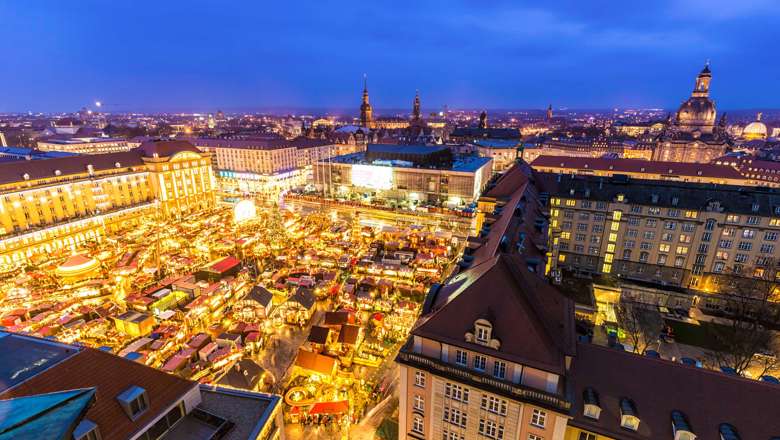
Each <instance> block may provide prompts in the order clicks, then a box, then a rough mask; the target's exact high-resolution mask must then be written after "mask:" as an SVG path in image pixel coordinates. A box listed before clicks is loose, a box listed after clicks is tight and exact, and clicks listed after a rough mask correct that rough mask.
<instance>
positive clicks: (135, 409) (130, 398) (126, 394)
mask: <svg viewBox="0 0 780 440" xmlns="http://www.w3.org/2000/svg"><path fill="white" fill-rule="evenodd" d="M116 400H117V401H118V402H119V405H121V406H122V409H123V410H124V411H125V413H126V414H127V416H128V417H130V420H136V419H137V418H138V417H140V416H141V414H143V413H144V412H145V411H146V410H147V409H149V395H148V394H147V393H146V390H145V389H143V388H141V387H139V386H135V385H133V386H131V387H130V388H128V389H127V390H125V391H123V392H122V393H121V394H120V395H118V396H116Z"/></svg>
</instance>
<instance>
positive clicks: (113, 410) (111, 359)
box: [0, 335, 197, 439]
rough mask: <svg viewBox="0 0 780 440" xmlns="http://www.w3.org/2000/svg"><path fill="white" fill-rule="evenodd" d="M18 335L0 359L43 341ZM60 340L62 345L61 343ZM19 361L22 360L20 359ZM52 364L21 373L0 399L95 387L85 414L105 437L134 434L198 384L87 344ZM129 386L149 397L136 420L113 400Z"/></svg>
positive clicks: (123, 436)
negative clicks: (17, 340)
mask: <svg viewBox="0 0 780 440" xmlns="http://www.w3.org/2000/svg"><path fill="white" fill-rule="evenodd" d="M12 337H16V336H15V335H14V336H12ZM19 338H20V339H21V340H20V343H21V344H17V345H16V346H15V347H0V349H2V350H3V351H2V352H3V362H6V359H8V355H9V354H13V353H16V352H17V351H22V352H26V351H27V350H29V348H28V347H30V346H32V347H37V346H39V344H40V343H47V341H43V340H41V339H37V338H29V337H19ZM2 339H8V337H5V338H2ZM58 345H61V346H64V344H58ZM65 347H67V346H65ZM13 348H16V350H13ZM70 349H71V350H72V349H73V348H72V347H70ZM11 359H13V358H11ZM28 359H29V357H28ZM19 361H20V362H24V359H22V360H19ZM11 362H12V365H17V366H18V365H30V364H29V362H30V361H29V360H28V361H27V363H26V364H24V363H22V364H16V362H14V361H11ZM53 365H56V366H55V367H54V368H45V367H44V368H40V367H36V369H35V373H34V374H27V373H25V375H24V378H25V379H26V380H24V381H23V382H22V381H21V380H17V382H16V384H15V386H13V387H11V388H6V389H5V390H4V391H3V392H2V393H0V399H10V398H17V397H24V396H34V395H39V394H46V393H54V392H59V391H63V390H73V389H81V388H96V389H97V392H96V402H95V404H94V405H93V406H91V407H90V408H89V410H88V411H87V418H88V419H89V420H91V421H93V422H94V423H96V424H97V425H98V426H99V427H100V431H101V434H102V436H103V438H110V439H115V438H117V439H118V438H128V437H130V436H132V434H134V433H136V432H137V431H138V430H139V429H140V428H141V427H143V426H145V425H146V424H148V423H149V422H150V421H151V420H152V419H153V418H154V417H157V416H158V415H159V414H161V413H163V411H165V410H166V409H167V408H168V407H169V406H170V405H172V404H173V403H174V402H176V401H178V400H180V399H181V398H182V397H183V396H184V394H185V393H187V392H188V391H190V390H191V389H192V388H193V387H195V386H197V384H195V383H193V382H190V381H187V380H184V379H182V378H179V377H176V376H173V375H169V374H166V373H163V372H161V371H157V370H155V369H153V368H149V367H147V366H145V365H142V364H139V363H136V362H133V361H130V360H127V359H125V358H121V357H118V356H115V355H113V354H110V353H105V352H103V351H100V350H95V349H91V348H81V349H80V350H78V351H77V352H76V353H75V354H74V355H71V356H69V357H67V358H65V359H63V360H60V361H59V362H57V363H56V364H53ZM133 386H140V387H142V388H143V389H144V390H146V392H147V394H148V396H149V409H148V410H147V411H146V412H144V413H143V414H141V415H140V416H139V417H138V418H137V419H136V420H130V418H128V417H127V415H126V414H125V412H124V410H123V409H122V407H121V406H120V405H119V404H118V403H117V400H116V397H117V396H118V395H120V394H121V393H123V392H124V391H126V390H128V389H129V388H131V387H133Z"/></svg>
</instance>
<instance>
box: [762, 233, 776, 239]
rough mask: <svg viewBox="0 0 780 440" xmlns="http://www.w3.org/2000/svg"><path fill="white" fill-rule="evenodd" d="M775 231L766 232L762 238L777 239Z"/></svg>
mask: <svg viewBox="0 0 780 440" xmlns="http://www.w3.org/2000/svg"><path fill="white" fill-rule="evenodd" d="M777 235H778V234H777V232H767V233H765V234H764V240H766V241H776V240H777Z"/></svg>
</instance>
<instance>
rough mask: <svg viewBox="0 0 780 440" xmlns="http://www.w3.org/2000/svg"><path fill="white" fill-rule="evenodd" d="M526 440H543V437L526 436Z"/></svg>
mask: <svg viewBox="0 0 780 440" xmlns="http://www.w3.org/2000/svg"><path fill="white" fill-rule="evenodd" d="M528 440H544V437H542V436H540V435H536V434H528Z"/></svg>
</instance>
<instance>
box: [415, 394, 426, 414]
mask: <svg viewBox="0 0 780 440" xmlns="http://www.w3.org/2000/svg"><path fill="white" fill-rule="evenodd" d="M414 409H416V410H418V411H425V398H423V396H421V395H419V394H415V395H414Z"/></svg>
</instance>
